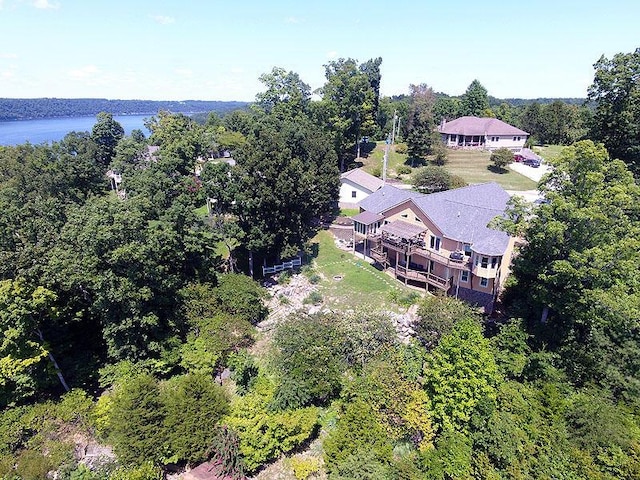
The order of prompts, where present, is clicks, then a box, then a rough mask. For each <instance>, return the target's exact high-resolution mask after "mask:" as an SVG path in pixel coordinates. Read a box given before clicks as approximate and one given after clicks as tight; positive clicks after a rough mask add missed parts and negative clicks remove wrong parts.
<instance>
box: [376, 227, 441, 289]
mask: <svg viewBox="0 0 640 480" xmlns="http://www.w3.org/2000/svg"><path fill="white" fill-rule="evenodd" d="M426 232H427V229H426V228H424V227H421V226H418V225H413V224H411V223H408V222H403V221H402V220H396V221H394V222H391V223H388V224H386V225H383V226H382V227H381V228H380V233H378V234H377V235H375V236H373V237H371V238H370V240H371V242H372V247H371V249H370V256H371V258H373V259H374V260H375V261H376V262H378V263H379V264H380V265H381V266H382V267H383V268H384V269H390V270H392V271H393V273H394V275H395V276H396V278H398V279H401V280H403V281H404V283H405V284H408V282H410V281H411V282H417V283H418V284H420V285H421V286H424V288H425V289H428V287H429V286H432V287H435V288H437V289H440V290H444V291H448V290H449V289H450V288H451V278H444V277H441V276H438V275H435V274H434V273H433V272H432V270H433V261H427V262H426V263H427V264H426V265H423V264H422V263H415V262H414V261H413V260H415V258H414V259H412V255H413V254H414V253H416V252H417V251H418V249H424V247H425V244H424V234H425V233H426ZM421 257H422V258H426V257H425V256H421Z"/></svg>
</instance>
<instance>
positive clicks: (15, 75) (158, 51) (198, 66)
mask: <svg viewBox="0 0 640 480" xmlns="http://www.w3.org/2000/svg"><path fill="white" fill-rule="evenodd" d="M638 18H640V2H639V1H637V0H609V1H607V2H604V1H602V0H599V1H594V0H582V1H580V0H568V1H563V0H555V1H549V0H538V1H535V0H531V1H528V2H518V1H508V0H484V1H466V0H459V1H458V2H443V1H438V2H436V1H431V0H422V1H420V0H394V1H377V0H369V1H366V0H340V1H338V0H325V1H315V2H308V1H305V0H271V1H264V0H224V1H220V0H155V1H148V0H110V1H103V0H0V97H11V98H33V97H68V98H84V97H100V98H112V99H115V98H119V99H151V100H185V99H196V100H245V101H251V100H253V99H254V98H255V94H256V93H258V92H259V91H261V90H262V87H261V84H260V82H259V81H258V77H259V76H260V74H262V73H265V72H268V71H270V70H271V69H272V68H273V67H274V66H278V67H282V68H285V69H287V70H293V71H294V72H296V73H298V74H299V75H300V77H301V78H302V80H304V81H305V82H306V83H308V84H309V85H311V87H312V88H313V89H315V88H318V87H321V86H322V85H323V83H324V81H325V78H324V67H323V65H324V64H326V63H327V62H328V61H330V60H334V59H337V58H340V57H344V58H348V57H351V58H355V59H357V60H359V61H361V62H362V61H365V60H367V59H369V58H375V57H382V59H383V61H382V66H381V71H382V84H381V93H382V94H383V95H393V94H401V93H407V92H408V86H409V85H410V84H412V83H413V84H418V83H426V84H428V85H429V86H431V87H433V89H434V90H436V91H440V92H445V93H448V94H450V95H459V94H462V93H463V92H464V91H465V89H466V88H467V86H468V85H469V84H470V83H471V82H472V81H473V80H474V79H476V78H477V79H478V80H480V82H481V83H482V84H483V85H484V86H485V87H486V88H487V90H488V91H489V94H490V95H493V96H496V97H499V98H507V97H520V98H534V97H584V96H586V91H587V87H588V86H589V85H590V84H591V83H592V80H593V64H594V63H595V62H596V61H597V60H598V58H600V56H601V55H603V54H604V55H605V56H607V57H611V56H613V55H614V54H615V53H618V52H625V53H628V52H632V51H634V50H635V48H637V47H639V46H640V35H639V32H640V30H639V29H638V26H637V19H638Z"/></svg>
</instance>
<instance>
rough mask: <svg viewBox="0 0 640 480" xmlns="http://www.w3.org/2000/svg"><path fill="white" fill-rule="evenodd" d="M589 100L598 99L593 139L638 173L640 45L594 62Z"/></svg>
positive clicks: (639, 154)
mask: <svg viewBox="0 0 640 480" xmlns="http://www.w3.org/2000/svg"><path fill="white" fill-rule="evenodd" d="M594 68H595V75H594V78H593V84H592V85H591V86H590V87H589V100H590V101H592V102H595V104H596V109H595V114H594V117H593V128H592V131H591V138H593V139H594V140H597V141H600V142H602V143H604V145H605V147H606V148H607V150H608V151H609V153H610V154H611V155H612V156H613V157H614V158H619V159H621V160H623V161H625V162H626V163H627V164H628V165H629V167H630V168H631V169H632V170H633V171H634V172H637V171H638V168H639V165H640V163H639V162H640V143H639V142H638V139H639V138H640V85H639V84H638V76H639V75H640V48H638V49H636V50H635V51H633V52H631V53H617V54H616V55H614V56H613V58H611V59H608V58H606V57H605V56H604V55H603V56H602V57H600V59H599V60H598V61H597V62H596V63H595V65H594Z"/></svg>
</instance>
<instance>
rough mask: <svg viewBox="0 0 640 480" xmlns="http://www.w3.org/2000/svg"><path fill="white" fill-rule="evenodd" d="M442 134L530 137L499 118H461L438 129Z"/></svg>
mask: <svg viewBox="0 0 640 480" xmlns="http://www.w3.org/2000/svg"><path fill="white" fill-rule="evenodd" d="M438 131H439V132H440V133H448V134H453V135H495V136H500V135H520V136H523V135H529V134H528V133H527V132H525V131H524V130H520V129H519V128H516V127H514V126H513V125H509V124H508V123H505V122H503V121H502V120H498V119H497V118H488V117H460V118H456V119H455V120H452V121H451V122H446V123H445V124H444V125H441V126H440V127H438Z"/></svg>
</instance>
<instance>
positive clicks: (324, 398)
mask: <svg viewBox="0 0 640 480" xmlns="http://www.w3.org/2000/svg"><path fill="white" fill-rule="evenodd" d="M341 342H342V339H341V337H340V334H339V331H338V329H337V328H336V325H335V322H334V317H333V316H332V315H315V316H295V317H290V318H288V319H287V320H286V321H284V322H282V323H280V324H279V325H278V328H277V330H276V332H275V335H274V348H275V353H274V358H273V366H274V368H275V370H276V371H277V372H278V374H279V377H280V378H281V383H280V385H279V386H278V389H277V391H276V395H275V398H274V405H275V406H276V407H277V408H281V409H283V408H299V407H302V406H306V405H322V404H326V403H327V402H328V401H329V400H331V399H333V398H335V397H336V396H337V394H338V393H339V391H340V375H341V373H342V372H343V370H344V369H345V368H346V364H345V360H344V359H343V358H342V356H341V355H340V353H341Z"/></svg>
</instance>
